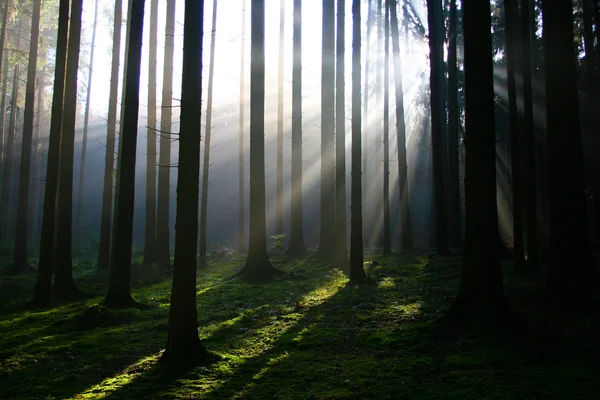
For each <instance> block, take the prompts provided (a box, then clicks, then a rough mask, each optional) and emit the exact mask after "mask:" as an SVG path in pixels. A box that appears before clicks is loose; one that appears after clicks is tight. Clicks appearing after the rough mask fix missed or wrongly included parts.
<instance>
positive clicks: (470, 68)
mask: <svg viewBox="0 0 600 400" xmlns="http://www.w3.org/2000/svg"><path fill="white" fill-rule="evenodd" d="M463 21H464V56H465V94H466V97H465V108H466V133H465V140H466V145H465V146H466V161H465V243H464V257H463V268H462V280H461V286H460V289H459V292H458V296H457V298H456V300H455V302H454V304H453V305H452V307H451V309H450V311H449V313H450V315H452V316H454V317H456V318H459V319H465V318H476V319H477V318H481V319H494V318H496V317H499V316H501V314H502V313H503V311H504V310H505V307H506V304H505V300H504V293H503V288H502V271H501V269H500V261H499V257H498V246H497V242H496V240H497V235H498V216H497V207H496V201H497V200H496V136H495V122H494V81H493V61H492V38H491V15H490V8H489V3H487V2H481V1H479V0H465V1H464V3H463Z"/></svg>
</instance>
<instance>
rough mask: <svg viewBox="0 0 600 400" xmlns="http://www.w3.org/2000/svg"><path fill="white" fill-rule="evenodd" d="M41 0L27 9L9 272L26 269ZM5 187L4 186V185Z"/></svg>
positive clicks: (35, 0) (35, 1)
mask: <svg viewBox="0 0 600 400" xmlns="http://www.w3.org/2000/svg"><path fill="white" fill-rule="evenodd" d="M41 7H42V4H41V0H34V1H33V9H32V13H31V37H30V40H29V62H28V65H27V87H26V90H25V113H24V116H23V118H24V119H23V140H22V142H21V168H20V172H19V200H18V203H17V224H16V228H15V249H14V252H13V265H12V270H13V272H20V271H23V270H25V269H26V267H27V266H28V263H27V258H28V257H27V228H28V226H29V223H28V218H29V200H30V199H29V184H30V180H31V145H32V141H33V117H34V111H35V110H34V108H35V79H36V75H37V51H38V43H39V39H40V14H41ZM5 190H6V188H5Z"/></svg>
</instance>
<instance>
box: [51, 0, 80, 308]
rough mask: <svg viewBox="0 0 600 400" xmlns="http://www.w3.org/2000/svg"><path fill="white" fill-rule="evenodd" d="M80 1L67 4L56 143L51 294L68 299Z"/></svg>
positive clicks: (72, 294)
mask: <svg viewBox="0 0 600 400" xmlns="http://www.w3.org/2000/svg"><path fill="white" fill-rule="evenodd" d="M82 3H83V0H73V2H72V3H71V4H72V5H71V7H72V8H71V18H70V24H69V55H68V57H67V74H66V86H65V98H64V113H63V120H62V135H61V144H60V164H59V177H58V198H57V205H58V208H57V219H58V222H59V224H58V225H57V233H56V253H55V260H56V261H55V263H56V265H55V269H54V273H55V277H54V295H55V296H56V297H57V298H59V299H66V300H71V299H73V298H76V297H81V296H82V293H81V291H80V290H79V289H78V288H77V286H76V285H75V281H74V280H73V259H72V252H71V250H72V223H73V157H74V153H75V119H76V114H77V71H78V69H79V48H80V43H81V14H82Z"/></svg>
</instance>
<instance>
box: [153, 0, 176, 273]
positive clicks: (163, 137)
mask: <svg viewBox="0 0 600 400" xmlns="http://www.w3.org/2000/svg"><path fill="white" fill-rule="evenodd" d="M166 21H167V22H166V32H165V54H164V68H163V89H162V102H161V104H162V109H161V116H160V152H159V155H158V163H159V168H158V202H157V214H156V262H157V263H158V264H159V265H160V266H162V267H164V268H168V267H170V266H171V256H170V254H171V250H170V227H169V220H170V218H169V203H170V200H169V199H170V191H171V183H170V182H171V119H172V113H173V55H174V54H173V53H174V49H175V44H174V43H175V42H174V41H175V0H167V14H166Z"/></svg>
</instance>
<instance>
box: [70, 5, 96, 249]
mask: <svg viewBox="0 0 600 400" xmlns="http://www.w3.org/2000/svg"><path fill="white" fill-rule="evenodd" d="M97 24H98V0H96V1H95V5H94V25H93V28H92V43H91V45H90V48H91V50H90V65H89V70H88V82H87V95H86V99H85V114H84V117H83V140H82V145H81V167H80V169H79V187H78V189H77V191H78V193H77V219H76V220H75V236H76V237H78V238H80V237H81V215H82V212H83V183H84V181H85V180H84V179H85V156H86V152H87V138H88V127H89V121H90V99H91V95H92V76H93V72H94V50H95V46H96V26H97Z"/></svg>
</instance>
